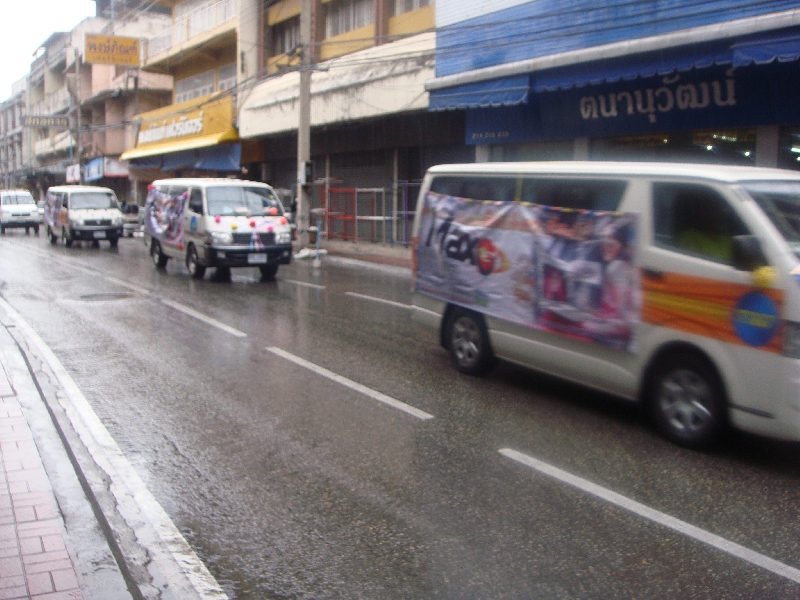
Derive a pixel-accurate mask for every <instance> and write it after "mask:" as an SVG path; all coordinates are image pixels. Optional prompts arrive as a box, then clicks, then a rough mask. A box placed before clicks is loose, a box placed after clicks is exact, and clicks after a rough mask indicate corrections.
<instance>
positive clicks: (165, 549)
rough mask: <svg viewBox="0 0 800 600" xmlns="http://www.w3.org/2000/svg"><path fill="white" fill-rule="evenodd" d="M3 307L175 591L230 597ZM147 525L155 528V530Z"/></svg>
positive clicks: (34, 337) (50, 359)
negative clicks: (56, 386) (46, 370)
mask: <svg viewBox="0 0 800 600" xmlns="http://www.w3.org/2000/svg"><path fill="white" fill-rule="evenodd" d="M0 306H2V307H3V309H4V310H5V311H6V313H7V314H8V315H10V316H11V318H12V319H14V322H15V324H16V325H17V327H19V328H20V329H21V330H22V331H23V333H24V335H25V337H26V338H27V339H28V340H30V341H31V342H33V343H34V344H35V345H36V347H37V348H38V349H39V352H40V353H41V356H42V358H43V359H44V360H45V361H46V362H47V364H48V366H49V367H50V369H51V370H52V371H53V373H55V375H56V377H57V378H58V381H59V383H60V384H61V389H62V390H63V392H64V393H63V394H59V403H60V404H61V406H62V407H63V408H64V412H65V413H66V414H67V417H68V418H69V420H70V422H71V423H72V426H73V428H74V429H75V431H76V432H77V433H78V435H79V436H80V438H81V442H83V445H84V446H85V447H86V449H87V450H88V451H89V453H90V454H91V455H92V458H93V460H94V461H95V463H96V464H97V465H98V467H100V468H101V469H102V470H103V471H104V472H105V473H106V475H107V476H108V478H109V479H110V484H109V485H108V490H109V491H110V492H111V493H112V494H113V495H114V497H115V499H116V503H117V507H118V511H119V514H120V515H121V516H122V518H123V519H124V520H125V521H126V523H128V525H129V526H130V527H131V529H133V530H134V531H135V532H136V535H137V537H138V539H139V541H140V543H141V544H142V546H144V547H145V548H146V549H147V551H148V554H149V556H150V560H151V561H153V562H154V563H155V564H156V565H157V566H158V569H160V570H161V571H162V574H163V576H165V577H166V578H167V580H168V581H169V584H170V586H171V588H172V589H173V593H174V594H175V596H176V597H184V598H188V597H193V596H194V594H192V593H191V592H192V590H193V591H194V592H195V593H196V594H198V595H199V596H200V598H203V599H207V600H227V598H228V596H227V595H226V594H225V592H224V591H223V590H222V588H221V587H220V585H219V583H217V580H216V579H215V578H214V576H213V575H212V574H211V573H210V572H209V570H208V568H207V567H206V565H205V564H204V563H203V561H201V560H200V559H199V558H198V556H197V554H195V552H194V550H192V547H191V546H190V545H189V543H188V542H187V541H186V538H184V537H183V535H182V534H181V532H180V531H179V530H178V528H177V527H176V526H175V523H173V522H172V519H170V517H169V515H168V514H167V512H166V511H165V510H164V508H163V507H162V506H161V505H160V504H159V503H158V500H156V499H155V497H154V496H153V494H152V493H151V492H150V490H149V489H148V488H147V486H146V485H145V483H144V481H142V479H141V478H140V477H139V475H138V473H136V470H135V469H134V468H133V466H132V465H131V463H130V462H129V461H128V459H127V458H126V457H125V454H123V452H122V450H121V449H120V448H119V446H118V445H117V442H116V441H114V438H113V437H112V436H111V434H110V433H109V432H108V429H106V427H105V425H103V422H102V421H101V420H100V418H99V417H98V416H97V413H95V412H94V409H93V408H92V405H91V404H89V401H88V400H87V399H86V397H85V396H84V395H83V392H81V390H80V388H79V387H78V385H77V384H76V383H75V381H74V380H73V379H72V377H71V376H70V374H69V373H68V372H67V370H66V369H65V368H64V365H62V364H61V361H60V360H58V358H57V357H56V355H55V354H54V353H53V351H52V350H50V347H49V346H48V345H47V344H46V343H45V342H44V340H43V339H42V338H40V337H39V335H38V334H37V333H36V332H35V331H34V330H33V328H32V327H31V326H30V325H28V323H27V322H26V321H25V320H24V319H23V318H22V316H21V315H20V314H19V313H18V312H17V311H15V310H14V309H13V308H12V307H11V305H10V304H8V302H6V301H5V300H3V299H2V298H0ZM147 524H149V525H150V526H151V527H152V529H153V531H152V533H151V531H150V530H149V528H148V527H147ZM156 537H157V538H158V540H156V539H155V538H156ZM176 575H182V576H183V577H185V578H186V582H185V583H183V582H181V581H178V579H177V578H176Z"/></svg>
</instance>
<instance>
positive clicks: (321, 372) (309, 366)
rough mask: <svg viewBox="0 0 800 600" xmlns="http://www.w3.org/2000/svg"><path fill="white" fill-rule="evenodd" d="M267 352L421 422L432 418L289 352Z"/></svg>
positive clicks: (277, 349)
mask: <svg viewBox="0 0 800 600" xmlns="http://www.w3.org/2000/svg"><path fill="white" fill-rule="evenodd" d="M267 350H268V351H270V352H272V353H273V354H277V355H278V356H280V357H281V358H285V359H286V360H288V361H291V362H293V363H295V364H296V365H300V366H301V367H305V368H306V369H308V370H309V371H313V372H314V373H316V374H317V375H321V376H323V377H327V378H328V379H330V380H332V381H335V382H336V383H339V384H341V385H343V386H345V387H348V388H350V389H351V390H355V391H356V392H359V393H361V394H364V395H365V396H368V397H370V398H372V399H373V400H377V401H378V402H382V403H384V404H387V405H389V406H391V407H393V408H396V409H397V410H401V411H403V412H404V413H406V414H409V415H411V416H413V417H416V418H417V419H422V420H423V421H425V420H428V419H432V418H433V415H431V414H429V413H426V412H425V411H422V410H420V409H418V408H415V407H413V406H411V405H409V404H406V403H405V402H400V401H399V400H395V399H394V398H392V397H390V396H387V395H386V394H382V393H380V392H377V391H375V390H373V389H370V388H368V387H367V386H365V385H361V384H360V383H356V382H355V381H353V380H351V379H347V377H342V376H341V375H337V374H336V373H334V372H332V371H329V370H328V369H325V368H323V367H320V366H318V365H315V364H314V363H312V362H309V361H307V360H305V359H303V358H300V357H299V356H295V355H294V354H291V353H289V352H286V351H285V350H281V349H280V348H276V347H275V346H271V347H269V348H267Z"/></svg>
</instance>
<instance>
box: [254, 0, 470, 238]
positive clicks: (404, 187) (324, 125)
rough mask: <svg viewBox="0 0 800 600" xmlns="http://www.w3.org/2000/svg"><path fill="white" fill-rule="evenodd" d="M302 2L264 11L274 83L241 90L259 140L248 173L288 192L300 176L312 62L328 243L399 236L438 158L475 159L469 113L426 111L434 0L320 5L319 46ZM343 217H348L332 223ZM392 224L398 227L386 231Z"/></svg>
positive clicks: (318, 201) (322, 0)
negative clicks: (303, 35) (307, 41)
mask: <svg viewBox="0 0 800 600" xmlns="http://www.w3.org/2000/svg"><path fill="white" fill-rule="evenodd" d="M300 12H301V2H300V0H279V1H277V2H271V3H268V6H267V7H266V10H265V11H264V13H263V14H262V17H261V21H262V22H263V24H264V31H263V36H262V37H261V38H260V39H261V40H262V44H261V45H262V47H263V57H264V58H263V60H262V63H263V67H262V68H263V72H264V73H265V76H266V79H265V80H264V81H262V82H261V83H259V84H258V85H256V86H254V87H253V88H252V89H247V90H246V91H244V92H243V93H241V94H240V98H241V99H240V103H239V105H240V114H239V132H240V135H241V136H242V137H243V138H244V139H247V140H251V141H255V142H256V143H257V144H258V149H259V156H258V161H254V162H253V164H246V165H245V166H246V168H247V169H248V170H249V171H250V173H251V174H252V173H256V174H258V175H259V176H260V177H261V178H263V179H265V180H267V181H270V182H272V183H273V184H274V185H277V186H279V187H292V186H294V185H295V183H296V181H297V178H298V168H297V131H298V120H299V96H300V92H299V83H300V74H299V73H298V70H297V66H298V64H299V59H300V56H301V55H302V53H303V52H310V53H311V55H312V56H311V58H312V63H313V65H312V69H313V72H312V74H311V94H310V113H311V116H310V122H311V160H312V162H313V164H314V175H315V179H316V180H317V181H319V182H322V183H323V184H324V186H323V187H321V188H320V189H316V188H315V191H314V202H313V203H314V205H315V206H317V205H320V206H322V207H327V208H328V209H329V210H328V217H327V219H326V220H327V222H326V223H325V224H324V227H326V228H327V230H328V231H327V233H328V235H329V237H341V238H344V239H353V238H356V237H359V238H362V239H363V238H364V237H367V238H373V239H376V240H377V241H383V240H391V239H397V238H399V239H400V240H401V241H403V240H404V239H405V237H406V232H405V231H404V230H401V229H399V228H398V227H397V225H398V222H397V220H396V217H399V218H400V219H401V220H403V221H405V219H406V218H407V217H408V216H409V214H408V213H409V211H410V210H413V206H412V205H413V201H414V198H415V194H416V190H417V187H416V182H417V181H418V180H419V179H420V178H421V176H422V175H423V173H424V172H425V169H426V168H427V167H428V166H429V165H432V164H436V163H439V162H456V161H458V162H460V161H464V160H470V159H471V155H470V154H469V152H468V150H467V148H466V147H465V145H464V143H463V138H464V115H463V113H455V112H448V113H434V112H429V111H428V110H427V109H428V93H427V92H426V91H425V89H424V83H425V81H426V80H428V79H432V78H433V77H434V53H435V42H436V34H435V26H436V21H435V7H434V4H433V2H432V0H313V2H312V10H311V20H312V27H311V29H312V32H313V33H312V36H313V39H312V42H311V46H310V48H303V47H302V45H301V44H300V39H299V27H300ZM334 213H338V214H339V215H340V216H334ZM387 222H390V223H392V225H394V227H392V230H391V231H390V232H389V234H388V235H386V234H385V233H386V230H385V229H384V227H385V226H386V224H387Z"/></svg>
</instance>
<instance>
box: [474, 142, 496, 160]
mask: <svg viewBox="0 0 800 600" xmlns="http://www.w3.org/2000/svg"><path fill="white" fill-rule="evenodd" d="M491 150H492V149H491V147H490V146H487V145H486V144H479V145H478V146H475V162H476V163H485V162H489V156H490V154H491Z"/></svg>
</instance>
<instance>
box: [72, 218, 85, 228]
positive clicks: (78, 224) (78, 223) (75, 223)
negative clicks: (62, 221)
mask: <svg viewBox="0 0 800 600" xmlns="http://www.w3.org/2000/svg"><path fill="white" fill-rule="evenodd" d="M69 225H70V227H83V219H70V220H69Z"/></svg>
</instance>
